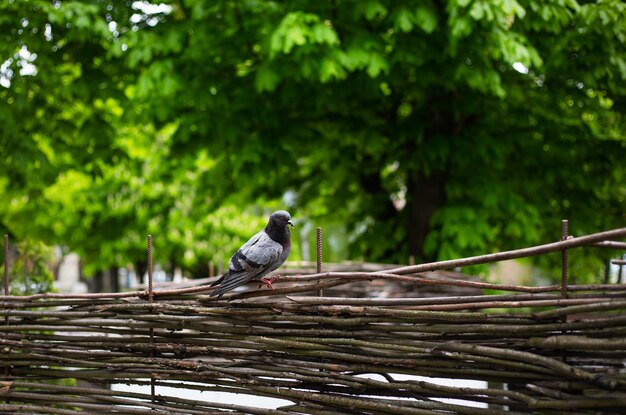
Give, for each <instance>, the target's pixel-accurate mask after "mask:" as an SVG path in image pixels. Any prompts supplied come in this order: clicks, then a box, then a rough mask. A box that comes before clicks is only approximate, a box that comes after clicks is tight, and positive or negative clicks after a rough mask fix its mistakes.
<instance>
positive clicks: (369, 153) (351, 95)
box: [0, 0, 626, 267]
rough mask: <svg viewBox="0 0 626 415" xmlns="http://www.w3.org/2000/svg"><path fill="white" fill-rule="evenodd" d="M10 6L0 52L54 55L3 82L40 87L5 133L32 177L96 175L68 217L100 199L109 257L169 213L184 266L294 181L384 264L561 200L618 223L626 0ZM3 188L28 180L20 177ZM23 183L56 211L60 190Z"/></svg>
mask: <svg viewBox="0 0 626 415" xmlns="http://www.w3.org/2000/svg"><path fill="white" fill-rule="evenodd" d="M24 4H26V6H24ZM2 7H3V8H4V10H3V12H7V11H8V12H10V13H4V14H3V16H9V17H7V18H4V19H2V20H0V28H2V29H3V33H7V35H5V36H6V37H7V41H8V42H5V44H6V45H9V46H8V48H10V49H7V48H4V49H3V50H0V53H2V56H3V57H4V56H11V55H10V53H17V56H20V55H19V51H20V50H21V49H20V48H22V47H23V46H24V45H27V49H28V51H31V52H32V53H37V59H36V60H35V61H34V63H33V64H34V65H36V66H37V71H38V73H37V75H36V76H34V77H27V76H17V75H16V74H15V73H14V76H13V78H11V82H12V84H11V86H10V87H9V88H5V90H4V91H0V94H3V99H8V98H12V99H13V102H24V104H23V106H22V107H19V108H17V107H16V106H15V104H9V105H6V106H5V109H4V110H0V112H1V113H2V114H4V116H3V117H4V119H10V120H11V122H10V123H5V125H10V126H12V128H13V129H14V130H15V131H12V130H8V129H6V128H5V129H3V131H2V139H3V140H12V139H15V138H16V137H20V136H21V137H20V138H18V140H19V142H20V143H22V144H26V143H29V145H30V146H31V147H28V148H26V149H25V150H24V152H25V154H29V155H30V154H40V155H41V154H43V155H44V157H43V158H42V159H45V160H43V163H44V164H45V165H46V166H48V169H47V170H48V172H47V173H46V174H43V173H42V174H41V175H37V176H36V177H35V178H30V176H29V179H28V180H29V182H34V183H37V186H35V189H39V190H41V189H45V188H48V189H49V188H50V187H51V186H54V185H51V183H56V184H57V185H58V183H59V178H60V177H62V176H59V172H67V171H68V170H73V171H76V172H77V174H79V175H82V176H83V177H85V178H87V177H92V178H93V182H92V183H89V185H88V186H86V187H85V188H82V189H78V190H77V191H76V193H70V195H71V196H68V197H70V198H71V200H72V202H71V203H64V204H61V206H62V207H61V208H60V210H59V211H58V212H57V213H58V214H62V213H61V212H64V211H66V208H69V206H68V205H69V204H71V205H72V206H71V207H72V209H76V210H80V209H81V208H84V207H85V206H89V207H90V212H91V215H92V216H91V217H92V218H93V221H92V222H88V224H89V225H88V226H89V227H93V230H89V231H88V232H92V233H93V232H94V230H95V234H96V235H98V237H99V238H100V237H105V236H106V238H105V240H106V241H109V243H110V245H109V246H111V250H110V251H106V254H107V255H103V252H102V250H100V249H99V247H98V246H93V248H90V249H91V251H90V252H92V254H91V255H92V257H93V258H94V261H95V259H96V258H100V262H98V263H101V264H102V265H104V263H105V262H108V261H110V260H112V259H111V258H114V257H116V256H115V255H112V254H113V253H114V252H117V253H118V255H117V257H119V258H122V257H124V258H128V260H131V257H132V258H135V260H136V258H139V257H140V252H133V253H130V252H131V249H130V247H131V246H137V243H139V241H140V240H141V238H140V237H139V236H140V235H143V233H142V231H143V230H146V229H150V228H152V229H167V237H166V238H165V240H166V243H165V246H166V248H165V250H166V252H167V253H166V255H167V257H168V258H170V259H171V260H172V261H175V260H176V261H181V258H187V259H188V260H187V262H186V263H185V266H187V267H193V266H194V263H196V264H197V263H198V262H199V261H204V260H206V259H207V258H208V256H207V255H206V252H207V251H213V252H215V253H217V255H216V256H227V255H228V254H226V255H224V253H225V252H230V248H233V247H236V246H237V244H238V243H239V242H240V241H241V240H240V238H245V233H246V231H247V229H246V228H245V227H244V228H243V229H233V228H232V227H228V226H226V227H223V226H217V228H213V229H214V230H215V232H225V233H226V235H227V237H226V239H223V238H217V239H210V240H209V242H207V244H206V245H202V247H201V248H200V249H199V248H198V240H199V239H197V238H194V237H188V236H182V235H190V234H191V235H197V234H200V235H202V236H208V235H209V231H207V230H206V229H207V228H209V229H211V227H212V226H214V225H215V224H216V223H217V224H219V223H221V222H220V221H221V220H223V218H224V216H228V217H229V218H230V217H232V216H235V217H236V216H240V215H241V214H242V213H243V212H246V213H247V215H248V216H247V217H248V219H247V220H246V221H245V222H246V224H250V223H251V222H252V221H253V220H252V217H254V215H253V213H254V212H253V211H250V210H246V208H245V207H246V206H251V205H257V206H258V205H262V204H266V203H269V204H272V205H273V206H279V205H280V199H281V197H283V196H284V195H285V194H287V195H288V196H289V197H288V198H286V199H285V200H286V202H287V204H288V205H289V206H288V207H289V208H290V209H292V210H293V211H294V213H296V216H300V217H305V218H308V219H309V220H312V221H315V222H316V223H327V224H331V223H342V224H343V225H344V226H345V228H344V229H345V231H346V233H347V238H348V239H349V241H350V244H349V246H350V251H349V255H350V256H351V257H361V256H364V257H366V258H367V259H370V260H385V261H394V262H397V261H400V262H403V261H406V259H407V258H408V255H409V254H412V255H415V256H416V257H417V259H419V260H432V259H443V258H451V257H455V256H460V255H468V254H477V253H483V252H488V251H493V250H498V249H507V248H512V247H519V246H520V245H526V244H533V243H537V242H540V241H548V240H554V239H555V237H557V236H558V235H559V221H560V219H561V218H564V217H567V218H569V219H570V220H571V224H572V226H571V233H573V234H578V233H586V232H592V231H596V230H599V229H605V228H609V227H615V226H620V225H621V224H622V223H623V214H624V200H625V197H626V188H625V187H624V182H625V181H624V167H623V165H624V163H623V159H624V155H626V151H625V147H626V141H625V140H624V137H623V132H624V130H625V128H624V118H623V116H622V113H623V105H624V93H625V85H626V83H624V80H625V79H626V61H625V60H624V52H623V50H624V48H623V43H624V38H625V35H626V28H625V27H624V23H623V22H624V21H626V20H625V19H624V18H625V17H626V16H625V15H626V8H625V6H624V5H623V4H622V3H621V2H619V1H597V2H585V3H583V2H580V3H579V2H576V1H573V0H553V1H549V2H545V1H534V0H529V1H516V0H501V1H489V2H487V1H480V0H476V1H471V0H456V1H447V2H441V1H426V2H415V1H394V2H392V1H382V0H381V1H378V0H364V1H327V2H308V1H293V2H289V3H281V2H270V1H267V2H246V1H240V0H224V1H212V2H208V1H201V0H181V1H171V2H166V3H163V4H161V5H159V6H155V5H151V4H150V3H148V2H147V1H144V2H133V3H131V4H129V3H126V2H114V1H105V0H103V1H99V2H81V1H65V2H52V4H50V3H48V2H43V1H29V2H23V3H20V4H17V3H12V2H9V3H8V4H5V5H3V6H2ZM22 16H25V17H23V18H26V19H27V20H28V22H29V23H28V25H26V26H25V27H22V29H20V28H19V25H18V24H17V23H16V22H18V21H19V19H18V18H22ZM35 22H37V23H35ZM68 23H69V24H70V26H69V28H68V26H67V25H68ZM11 25H12V26H11ZM21 25H22V26H23V25H24V23H21ZM46 25H49V26H50V28H51V29H50V31H51V33H52V34H53V37H54V42H53V43H51V42H50V41H48V40H46V35H45V33H46V30H47V29H44V28H46V27H48V26H46ZM35 27H37V28H38V32H36V33H32V31H33V29H34V28H35ZM25 28H27V29H28V28H31V29H28V30H30V32H28V30H24V29H25ZM20 30H22V33H19V31H20ZM42 31H43V39H42ZM26 32H28V33H26ZM4 73H6V70H5V71H4ZM63 80H65V83H66V85H63V84H62V81H63ZM57 85H63V86H60V87H59V86H57ZM38 91H40V92H38ZM29 97H37V98H39V100H35V99H34V98H29ZM20 100H21V101H20ZM44 103H47V107H46V106H45V105H44ZM42 106H44V108H48V107H50V110H49V111H48V112H45V111H42V112H40V113H38V112H37V109H39V108H41V107H42ZM37 114H40V115H39V116H36V115H37ZM51 118H52V119H51ZM20 120H28V121H27V122H25V123H22V122H20ZM89 126H91V127H89ZM33 133H36V134H33ZM34 135H37V136H41V137H44V138H45V141H44V142H45V143H46V144H45V145H44V144H41V143H40V142H38V141H36V140H34V139H33V136H34ZM159 137H161V138H159ZM33 141H34V142H33ZM16 142H17V141H16ZM75 143H80V144H75ZM46 145H47V147H46ZM85 145H90V146H92V148H94V151H92V152H91V153H88V154H87V155H85V154H83V153H82V152H81V150H80V149H82V148H83V146H85ZM98 145H100V146H101V147H98ZM42 148H50V151H49V153H50V154H52V155H54V157H51V156H50V155H49V154H46V153H45V151H44V150H42ZM96 148H98V150H95V149H96ZM59 155H61V156H59ZM2 157H3V160H7V164H5V167H6V166H7V165H8V160H10V159H11V160H12V159H13V158H12V156H11V155H8V154H3V155H2ZM40 157H41V156H40ZM25 159H27V160H33V158H32V157H30V156H29V157H26V158H25ZM51 159H53V160H52V161H51ZM9 171H14V170H13V169H9V168H6V170H5V174H7V175H9ZM17 171H30V169H29V168H28V167H27V166H24V167H23V168H22V169H21V170H20V169H18V170H17ZM11 174H12V173H11ZM64 174H67V173H64ZM24 176H27V175H24ZM142 180H143V181H142ZM29 186H30V185H29ZM29 186H27V189H29V188H30V187H29ZM5 187H6V188H7V189H13V192H14V193H13V194H15V195H16V196H15V197H18V196H20V195H23V194H24V193H25V192H24V191H23V188H22V187H20V184H19V183H17V182H15V180H13V179H11V180H10V181H9V182H7V183H6V185H5ZM26 193H28V194H29V195H30V196H31V197H32V198H33V199H30V198H29V204H30V203H31V201H30V200H40V201H41V203H40V204H39V205H37V211H38V212H46V203H47V202H46V199H45V198H41V197H40V195H38V194H37V191H34V190H33V191H29V192H26ZM80 195H82V196H89V197H86V199H84V200H83V202H81V203H77V204H76V203H75V202H74V200H76V199H75V196H80ZM79 200H80V199H79ZM20 209H21V208H20ZM20 209H16V211H17V212H18V213H19V212H22V213H23V212H26V211H27V210H23V209H22V210H20ZM220 209H221V210H220ZM211 212H212V213H211ZM18 213H16V215H17V216H14V217H17V218H19V217H20V216H19V214H18ZM77 214H78V213H73V214H72V215H70V216H69V217H68V219H67V221H65V222H64V224H63V225H62V226H60V227H59V228H60V232H59V233H57V234H56V235H55V237H56V238H57V239H58V240H68V241H69V240H71V241H72V243H73V244H81V243H82V242H84V241H87V240H89V239H88V238H87V237H86V235H77V236H75V239H72V237H71V236H72V235H74V234H73V232H72V231H70V229H71V225H70V224H71V223H72V221H74V220H75V216H74V215H77ZM41 216H45V214H43V215H41ZM22 218H23V217H22ZM18 222H19V223H22V220H18ZM44 222H45V220H44ZM94 224H98V226H96V225H94ZM12 226H15V225H12ZM35 227H38V228H44V227H45V224H38V225H37V226H35ZM84 228H85V229H87V226H84ZM215 232H211V235H215ZM79 234H80V232H79ZM81 241H82V242H81ZM226 248H228V249H226ZM190 252H191V253H190ZM202 252H204V253H205V254H202ZM109 254H111V255H109ZM133 261H134V260H133ZM183 262H184V260H183Z"/></svg>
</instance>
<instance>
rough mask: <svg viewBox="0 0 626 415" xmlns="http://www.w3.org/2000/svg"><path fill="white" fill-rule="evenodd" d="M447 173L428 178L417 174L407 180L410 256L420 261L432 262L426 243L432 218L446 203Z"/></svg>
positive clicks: (432, 175)
mask: <svg viewBox="0 0 626 415" xmlns="http://www.w3.org/2000/svg"><path fill="white" fill-rule="evenodd" d="M445 179H446V174H445V172H434V173H432V174H431V175H430V176H426V175H425V174H424V173H423V172H416V173H414V174H412V175H410V176H409V179H408V180H407V205H406V208H407V213H408V215H407V216H408V218H407V220H408V222H407V237H408V243H409V255H413V256H414V257H415V258H416V260H418V261H432V260H434V259H435V258H434V257H433V256H432V255H430V256H429V255H426V253H425V252H424V243H425V242H426V237H427V236H428V233H429V232H430V230H431V225H432V223H431V221H432V217H433V215H434V214H435V212H436V211H437V209H439V208H440V207H441V206H443V204H444V203H445V196H446V195H445Z"/></svg>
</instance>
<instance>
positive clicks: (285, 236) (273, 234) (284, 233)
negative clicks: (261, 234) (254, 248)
mask: <svg viewBox="0 0 626 415" xmlns="http://www.w3.org/2000/svg"><path fill="white" fill-rule="evenodd" d="M265 233H266V234H267V235H268V236H269V237H270V238H272V240H274V241H276V242H278V243H280V244H283V243H285V242H287V241H288V240H289V237H290V233H289V228H288V227H287V226H283V228H282V229H280V227H278V226H276V224H275V223H272V222H270V223H268V224H267V226H266V227H265Z"/></svg>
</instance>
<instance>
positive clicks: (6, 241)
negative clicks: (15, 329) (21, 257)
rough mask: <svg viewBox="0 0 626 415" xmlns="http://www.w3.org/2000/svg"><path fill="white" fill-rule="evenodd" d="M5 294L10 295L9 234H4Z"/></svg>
mask: <svg viewBox="0 0 626 415" xmlns="http://www.w3.org/2000/svg"><path fill="white" fill-rule="evenodd" d="M4 295H9V235H6V234H5V235H4ZM7 318H8V316H7Z"/></svg>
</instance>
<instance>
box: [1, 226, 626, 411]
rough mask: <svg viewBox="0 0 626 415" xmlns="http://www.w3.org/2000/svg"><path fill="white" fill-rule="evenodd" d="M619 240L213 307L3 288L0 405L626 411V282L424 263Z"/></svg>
mask: <svg viewBox="0 0 626 415" xmlns="http://www.w3.org/2000/svg"><path fill="white" fill-rule="evenodd" d="M623 237H626V229H617V230H613V231H608V232H603V233H600V234H594V235H589V236H585V237H580V238H572V239H566V240H564V241H560V242H556V243H553V244H548V245H543V246H539V247H533V248H525V249H522V250H517V251H509V252H503V253H498V254H490V255H485V256H481V257H473V258H465V259H461V260H454V261H444V262H440V263H434V264H421V265H415V266H409V267H402V268H395V269H389V270H384V271H378V272H327V273H316V274H312V275H305V276H284V277H281V278H279V280H278V282H277V283H276V285H275V286H276V288H277V289H276V290H274V291H268V290H266V289H260V290H257V289H256V287H252V288H253V289H251V290H250V291H248V292H244V293H234V294H230V295H229V296H225V297H224V299H223V300H221V301H219V302H216V301H215V300H214V299H213V298H212V297H210V296H209V295H208V294H209V293H210V291H208V290H209V288H208V287H207V286H200V287H189V288H183V289H175V290H172V289H167V290H147V291H140V292H131V293H103V294H83V295H63V294H42V295H34V296H29V297H16V296H6V295H5V296H2V297H0V301H1V302H2V308H1V309H0V312H1V314H2V315H4V316H6V317H7V318H6V324H5V325H1V326H0V347H1V351H2V353H1V354H0V365H1V366H2V368H0V375H1V376H0V377H1V378H2V381H1V382H0V395H1V396H0V413H2V414H9V413H11V414H14V413H28V414H78V413H90V414H104V413H125V414H156V413H166V414H214V413H215V414H222V413H225V412H228V413H246V414H270V413H271V414H337V413H347V414H354V413H371V414H385V413H389V414H449V413H459V414H500V413H507V414H508V413H533V414H562V413H568V414H592V413H593V414H598V413H615V414H617V413H625V411H626V370H625V366H624V364H625V359H626V284H610V285H594V286H580V285H567V279H564V281H563V284H562V285H555V286H544V287H528V286H510V285H507V286H504V285H497V284H489V283H484V282H479V281H472V280H466V279H457V278H450V277H449V276H448V275H447V274H445V273H444V274H434V273H430V272H429V271H434V270H437V269H446V268H451V267H457V266H463V265H469V264H476V263H484V262H490V261H497V260H501V259H507V258H519V257H524V256H528V255H538V254H543V253H547V252H558V251H561V252H562V251H563V250H564V249H571V248H575V247H589V246H600V247H607V248H621V249H623V248H624V246H625V245H626V244H624V243H621V242H611V241H610V240H611V239H616V238H623ZM588 249H596V248H588ZM372 281H374V282H378V281H384V282H385V284H396V285H397V286H398V287H407V290H406V292H408V293H410V295H405V296H396V297H394V298H380V297H371V296H370V297H368V296H363V293H364V290H363V287H364V286H367V284H371V282H372ZM426 286H451V287H470V288H472V289H481V290H482V289H490V290H497V292H499V294H492V295H482V294H481V295H462V296H460V295H454V296H445V297H442V296H436V297H423V296H419V294H416V293H415V291H414V290H413V289H414V288H415V287H426ZM409 288H411V289H409ZM319 289H325V290H328V291H325V294H326V296H325V297H319V296H317V295H315V293H316V292H317V290H319ZM395 292H399V293H402V291H395ZM338 293H340V295H341V296H339V294H338ZM407 375H410V376H407ZM415 376H426V377H429V378H430V377H438V378H449V379H452V380H458V379H474V380H482V381H486V382H488V387H487V388H468V387H461V386H441V385H439V384H436V383H434V382H432V381H430V380H423V378H415ZM75 379H76V380H79V381H86V382H89V385H90V386H77V383H76V382H75V381H74V380H75ZM80 384H81V385H82V383H80ZM110 384H138V385H146V386H147V385H150V387H151V388H150V389H151V391H152V393H145V394H141V393H131V392H122V391H113V390H109V389H107V388H102V387H100V386H106V385H110ZM165 387H171V388H181V389H198V390H201V391H221V392H232V393H245V394H248V395H258V396H263V397H274V398H280V399H284V400H287V401H289V402H290V403H289V404H285V405H283V406H280V407H279V408H277V409H263V408H259V407H249V406H242V405H239V404H238V403H237V398H236V395H232V396H233V401H232V402H231V403H228V404H223V403H217V402H211V399H210V398H208V397H207V399H203V400H190V399H184V398H180V397H177V396H176V394H168V395H166V394H162V393H160V390H161V391H162V390H165ZM439 398H457V399H462V400H469V401H474V402H480V403H485V404H486V405H484V407H470V406H465V405H462V404H457V403H450V402H442V401H440V400H438V399H439Z"/></svg>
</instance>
